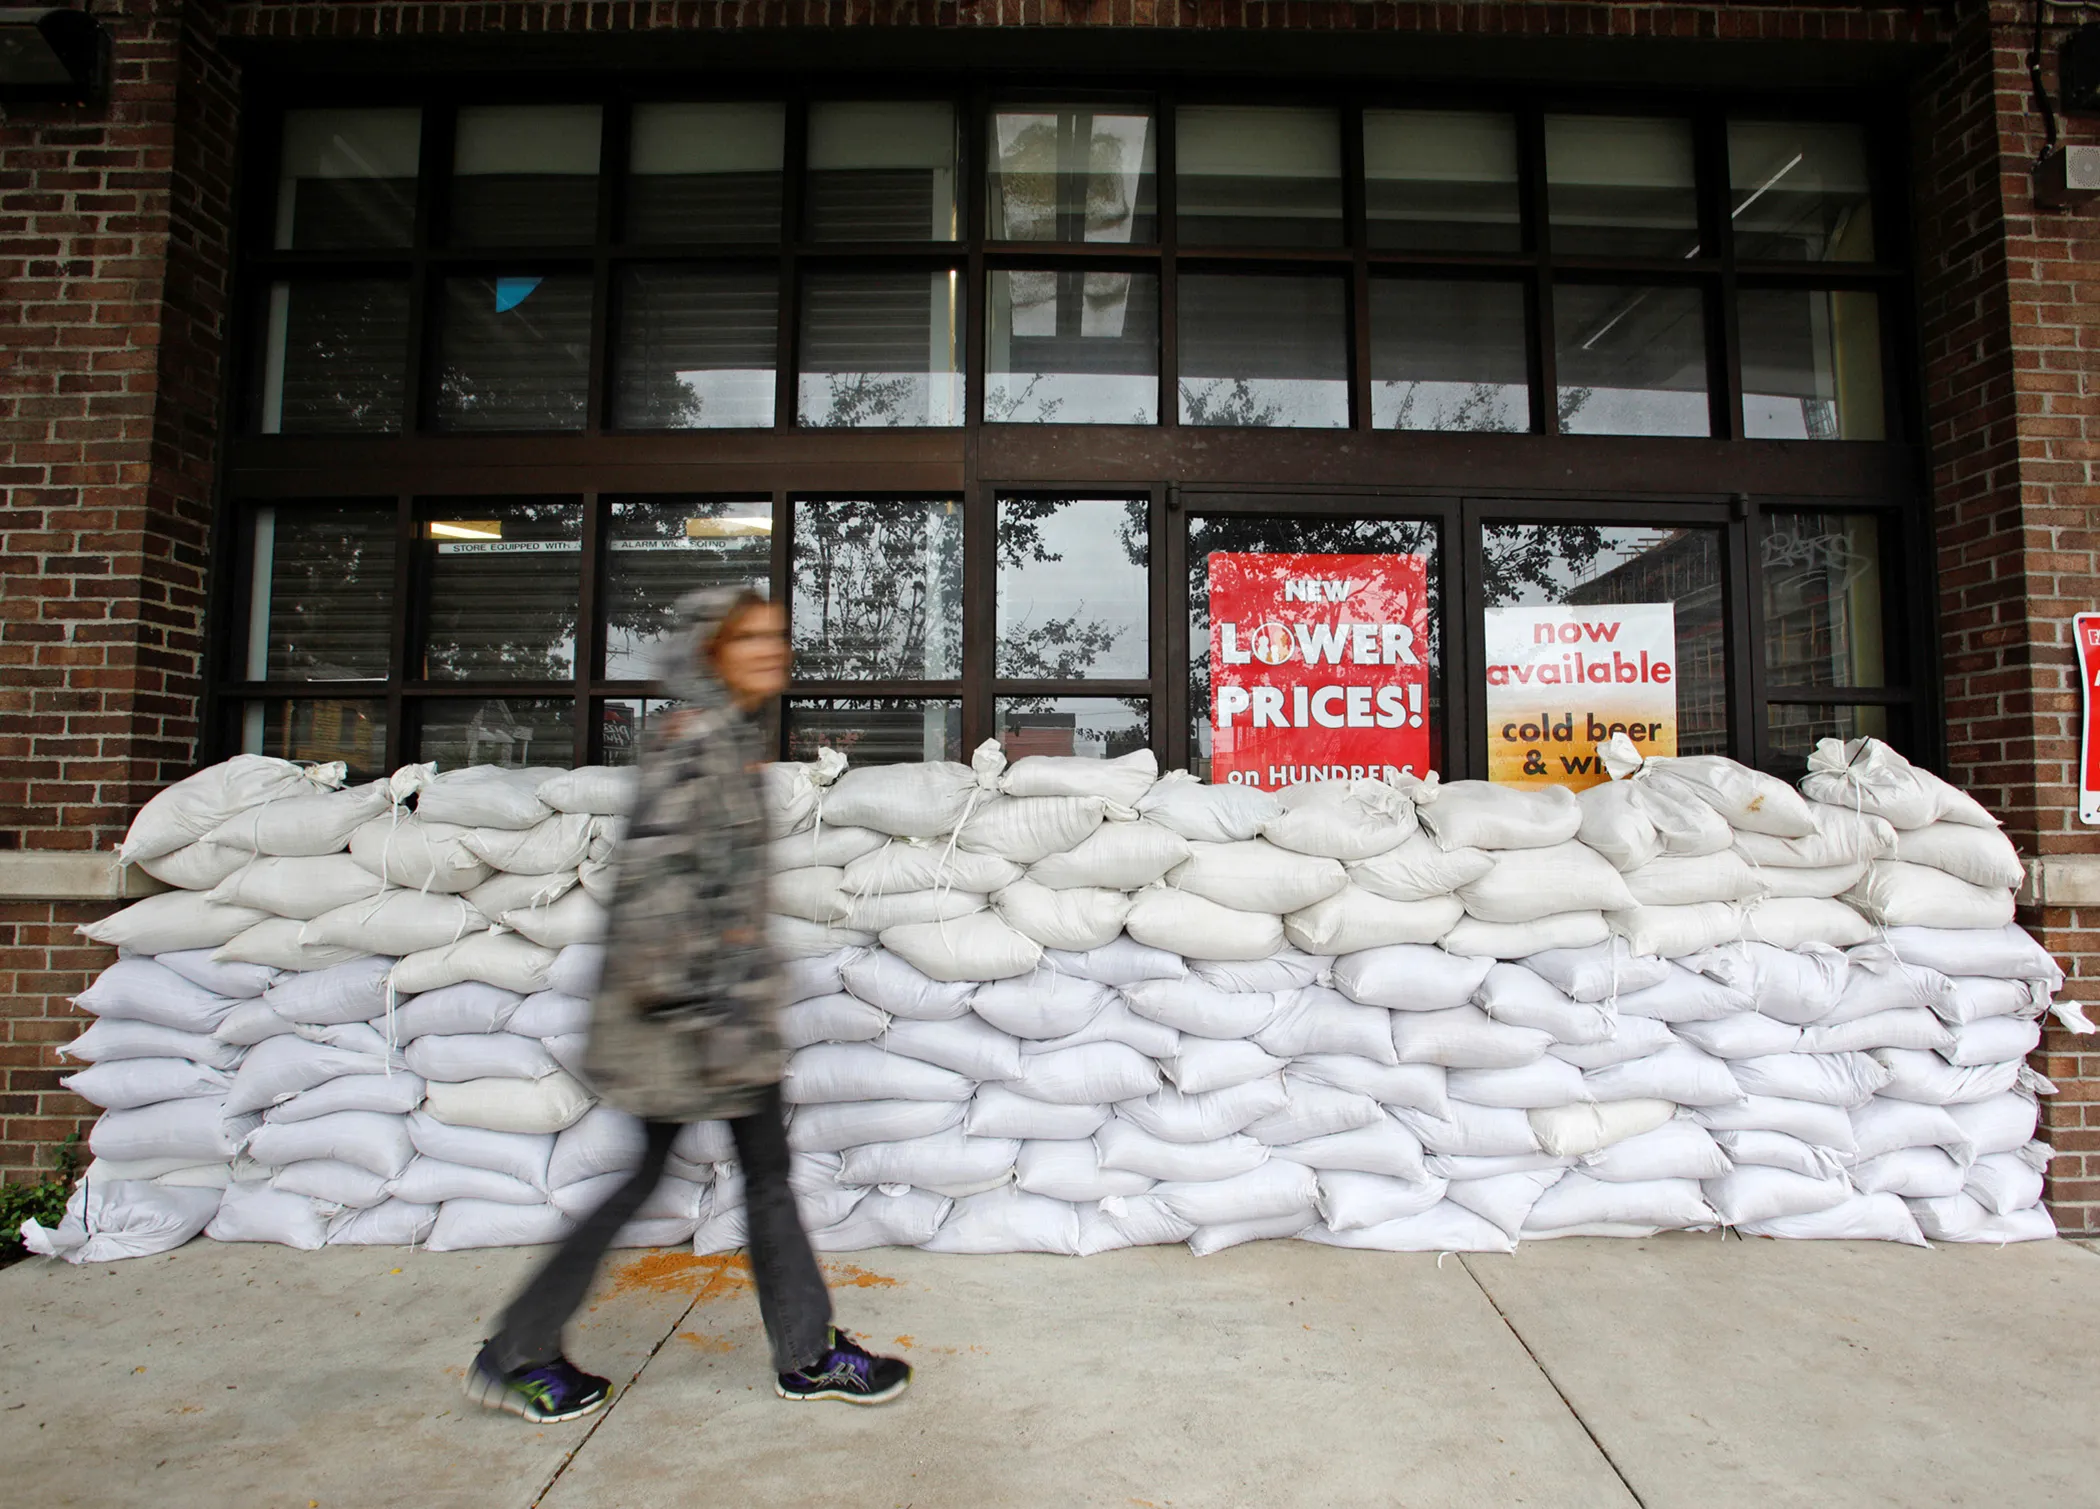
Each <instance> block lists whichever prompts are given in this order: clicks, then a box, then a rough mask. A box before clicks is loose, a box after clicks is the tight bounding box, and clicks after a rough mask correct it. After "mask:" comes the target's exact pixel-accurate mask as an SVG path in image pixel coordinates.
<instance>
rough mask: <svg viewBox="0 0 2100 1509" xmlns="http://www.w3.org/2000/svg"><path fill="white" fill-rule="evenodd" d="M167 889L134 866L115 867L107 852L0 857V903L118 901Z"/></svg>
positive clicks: (19, 853)
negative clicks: (4, 901)
mask: <svg viewBox="0 0 2100 1509" xmlns="http://www.w3.org/2000/svg"><path fill="white" fill-rule="evenodd" d="M167 889H168V887H166V886H164V885H162V884H161V883H160V882H159V881H157V880H155V879H154V878H153V877H152V876H151V875H148V874H147V873H146V872H145V871H144V870H141V869H140V868H139V867H138V866H137V865H119V864H118V863H117V857H116V856H115V855H114V854H110V853H107V852H103V853H87V854H62V853H38V852H37V851H35V850H27V851H23V850H17V851H15V852H13V853H0V900H6V901H121V900H124V899H125V898H127V897H132V896H151V895H153V894H154V893H156V892H158V891H165V890H167Z"/></svg>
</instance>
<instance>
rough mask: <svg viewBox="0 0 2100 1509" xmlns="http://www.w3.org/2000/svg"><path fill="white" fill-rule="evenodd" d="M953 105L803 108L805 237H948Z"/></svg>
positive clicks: (951, 231) (953, 224) (952, 205)
mask: <svg viewBox="0 0 2100 1509" xmlns="http://www.w3.org/2000/svg"><path fill="white" fill-rule="evenodd" d="M955 159H956V139H955V108H954V107H953V106H952V105H949V104H947V103H945V102H939V101H936V102H928V103H916V102H910V103H900V102H888V101H884V102H863V101H847V102H829V103H824V104H817V105H812V106H810V107H809V172H808V184H809V209H808V234H809V239H810V240H812V241H953V240H954V239H955V238H956V236H957V234H958V232H959V226H958V223H957V215H956V199H955Z"/></svg>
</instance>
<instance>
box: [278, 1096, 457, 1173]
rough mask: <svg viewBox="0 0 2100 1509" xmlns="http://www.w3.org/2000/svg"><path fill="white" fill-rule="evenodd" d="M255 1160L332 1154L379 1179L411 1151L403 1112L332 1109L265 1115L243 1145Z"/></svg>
mask: <svg viewBox="0 0 2100 1509" xmlns="http://www.w3.org/2000/svg"><path fill="white" fill-rule="evenodd" d="M244 1151H245V1152H246V1153H247V1155H248V1156H249V1157H250V1158H253V1159H254V1160H255V1161H256V1162H257V1163H269V1164H285V1163H298V1162H302V1161H303V1160H305V1159H308V1158H332V1159H334V1160H336V1161H337V1162H341V1163H348V1164H351V1165H353V1166H355V1167H357V1168H361V1169H366V1170H369V1171H370V1172H372V1173H374V1174H377V1175H378V1176H379V1177H380V1178H382V1179H393V1178H397V1177H399V1176H400V1174H401V1171H402V1170H403V1169H405V1168H407V1167H408V1165H409V1160H411V1159H412V1158H414V1157H415V1156H416V1145H415V1143H414V1142H412V1141H410V1140H409V1134H408V1118H406V1117H404V1116H388V1115H385V1114H384V1113H382V1112H379V1111H337V1112H335V1113H334V1114H332V1115H328V1116H315V1117H313V1118H311V1119H309V1120H306V1121H269V1122H264V1123H263V1124H262V1125H261V1126H259V1127H257V1128H256V1129H255V1130H254V1131H253V1132H252V1133H250V1134H249V1136H248V1144H247V1147H246V1148H245V1149H244Z"/></svg>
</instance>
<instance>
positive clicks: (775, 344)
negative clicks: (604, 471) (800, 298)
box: [613, 266, 780, 430]
mask: <svg viewBox="0 0 2100 1509" xmlns="http://www.w3.org/2000/svg"><path fill="white" fill-rule="evenodd" d="M616 345H617V352H616V354H615V356H614V366H613V423H614V424H616V425H618V426H620V427H621V428H622V429H638V430H699V429H710V430H719V429H753V428H770V427H771V426H772V423H773V393H774V371H773V367H774V353H775V351H776V350H777V349H778V348H779V345H780V280H779V276H778V275H777V274H776V273H772V272H752V271H735V270H724V271H716V270H703V269H699V268H694V267H675V266H673V267H662V266H656V267H634V268H629V269H628V271H627V273H626V275H625V276H624V277H623V279H622V280H621V285H620V321H619V334H618V338H617V342H616Z"/></svg>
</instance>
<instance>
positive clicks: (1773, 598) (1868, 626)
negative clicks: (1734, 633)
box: [1761, 513, 1887, 687]
mask: <svg viewBox="0 0 2100 1509" xmlns="http://www.w3.org/2000/svg"><path fill="white" fill-rule="evenodd" d="M1761 554H1762V556H1763V566H1764V570H1763V573H1762V575H1763V579H1764V608H1765V627H1764V641H1765V672H1766V675H1765V679H1766V680H1767V681H1768V682H1769V683H1771V684H1772V685H1773V686H1787V687H1799V686H1882V685H1885V684H1886V682H1885V680H1884V677H1885V674H1886V669H1887V665H1886V659H1885V652H1884V647H1883V642H1882V596H1881V577H1882V567H1881V522H1880V520H1879V519H1877V518H1876V517H1875V516H1874V515H1872V514H1841V513H1773V514H1767V515H1766V516H1765V537H1764V544H1763V546H1762V548H1761Z"/></svg>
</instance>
